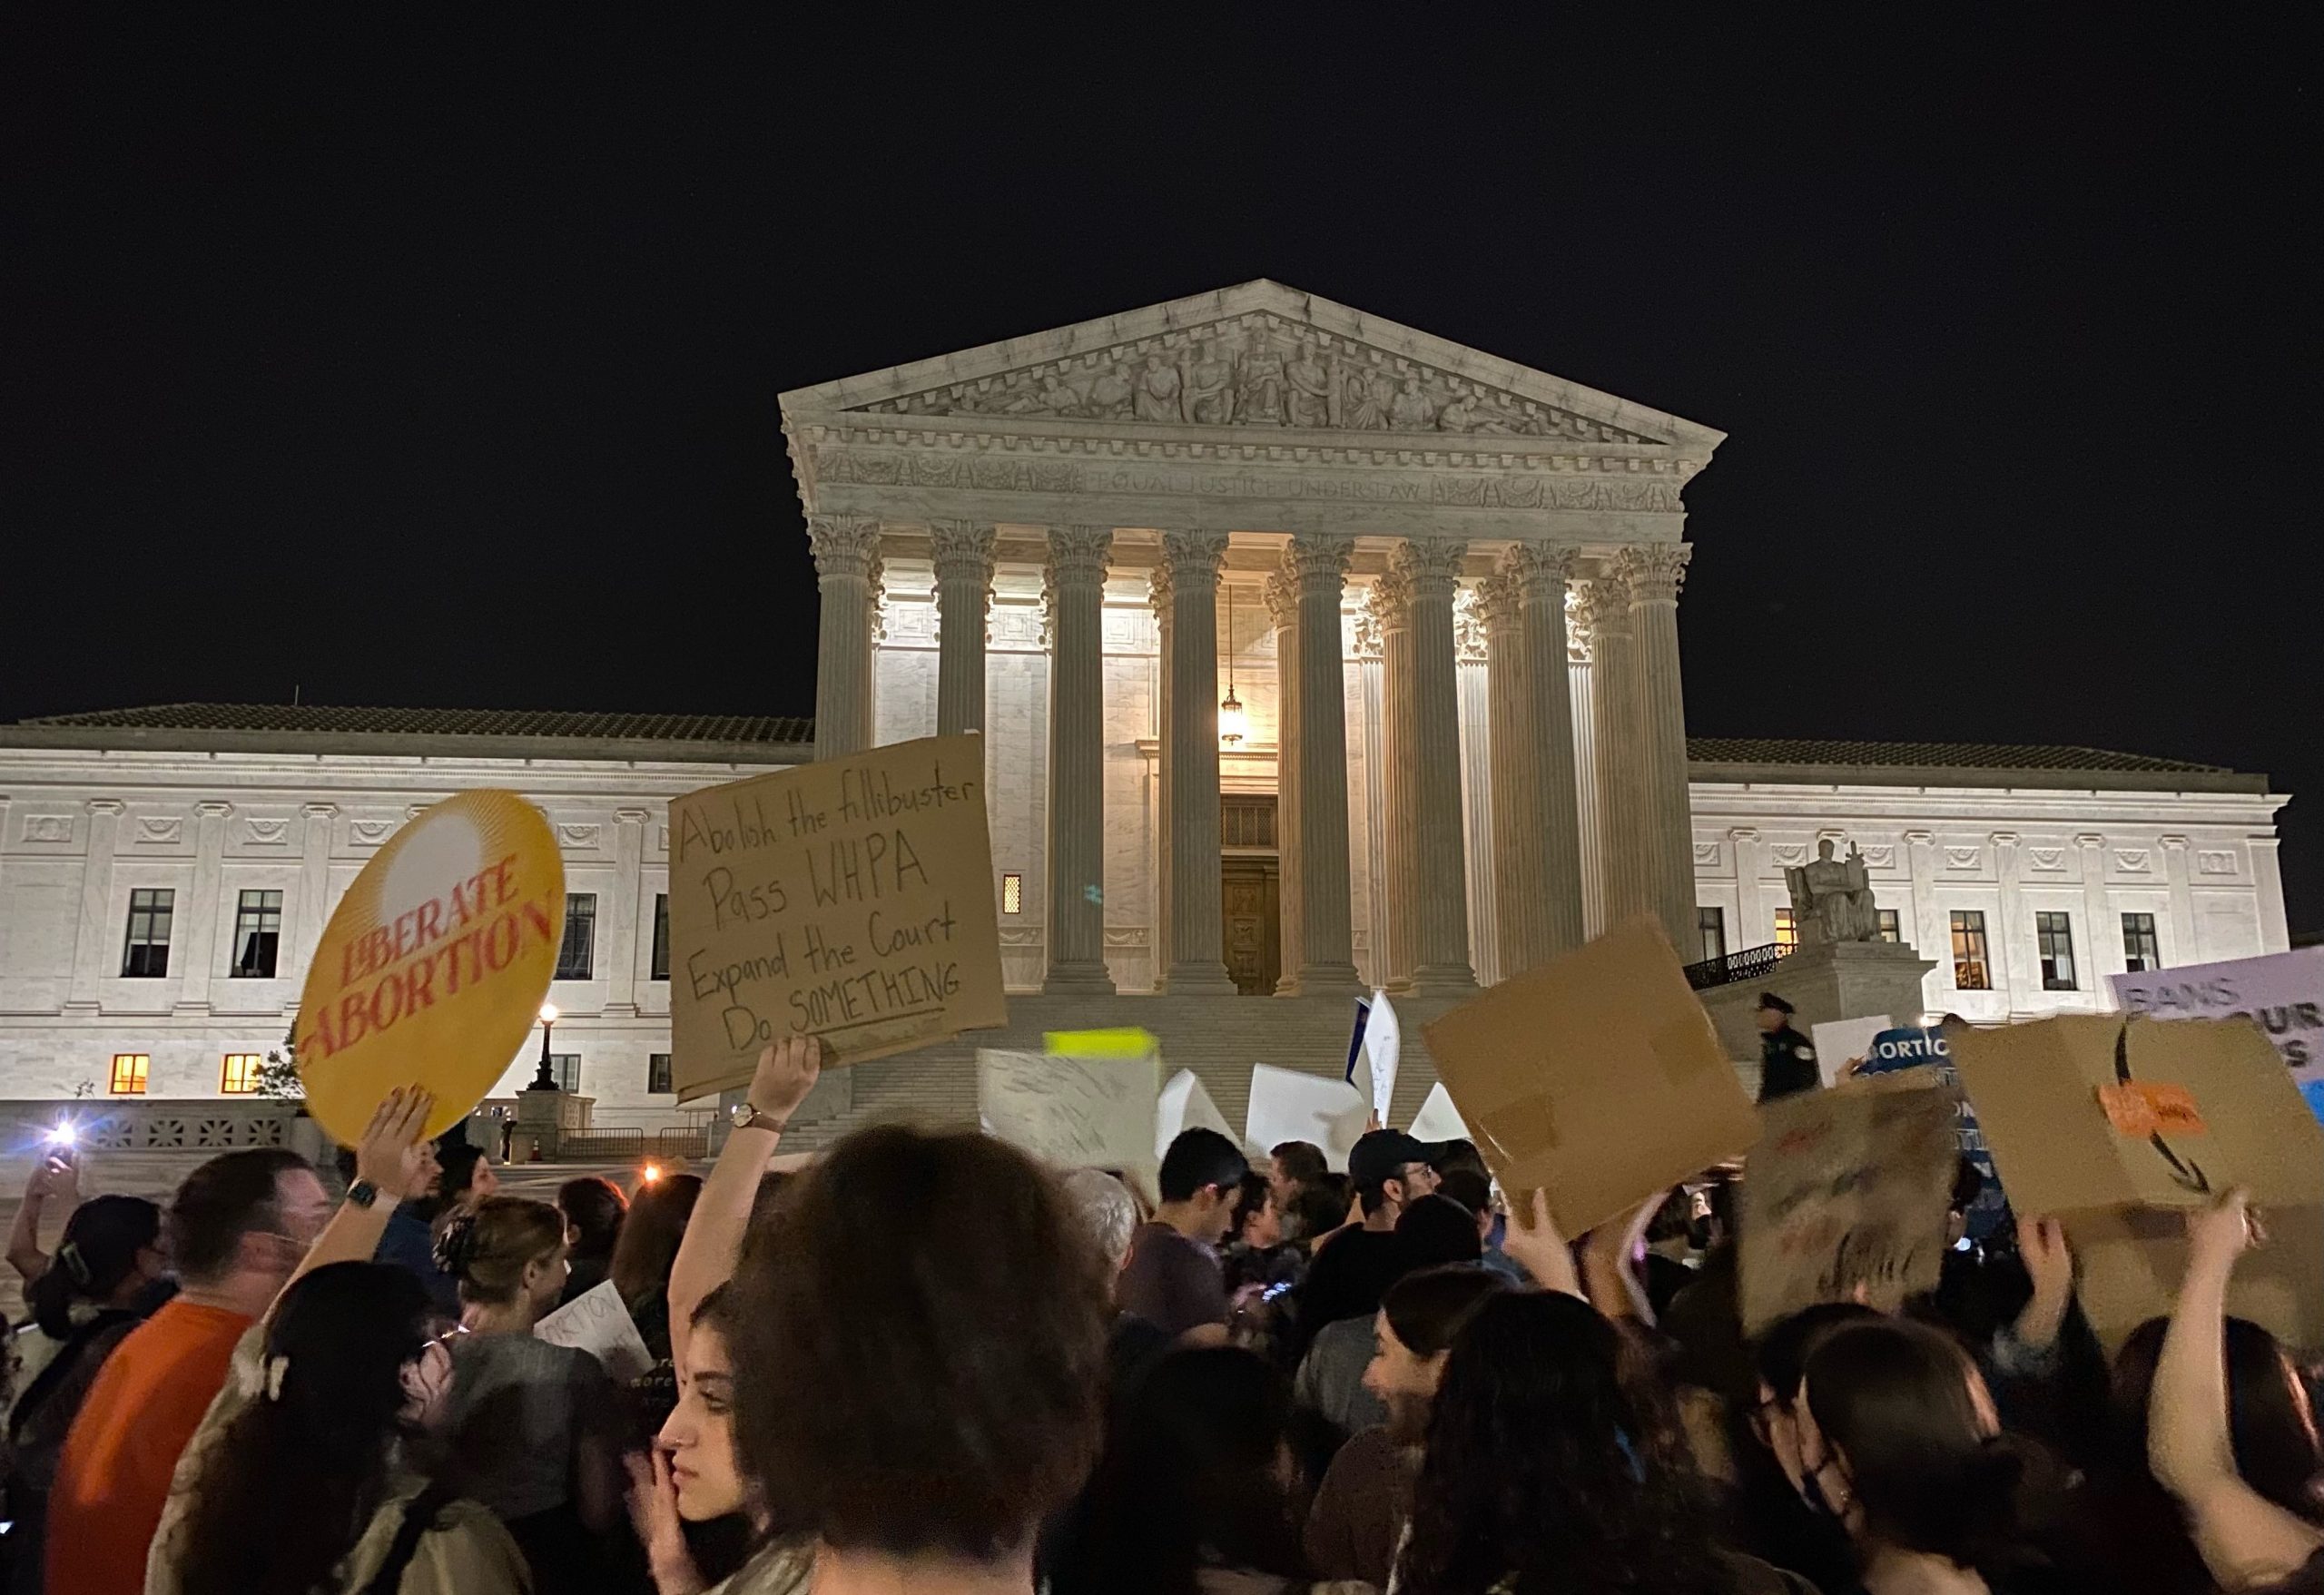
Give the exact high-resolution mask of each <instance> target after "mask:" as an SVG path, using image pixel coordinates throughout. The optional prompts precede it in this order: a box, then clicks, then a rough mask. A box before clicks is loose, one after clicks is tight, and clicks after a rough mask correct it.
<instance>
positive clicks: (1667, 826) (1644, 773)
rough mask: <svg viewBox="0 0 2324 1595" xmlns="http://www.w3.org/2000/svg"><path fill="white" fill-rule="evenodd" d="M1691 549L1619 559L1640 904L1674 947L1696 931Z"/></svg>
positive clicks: (1665, 547)
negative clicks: (1634, 709)
mask: <svg viewBox="0 0 2324 1595" xmlns="http://www.w3.org/2000/svg"><path fill="white" fill-rule="evenodd" d="M1691 553H1693V549H1691V548H1690V547H1689V546H1687V545H1686V544H1684V543H1658V544H1652V545H1649V546H1641V547H1630V548H1625V549H1623V550H1622V553H1621V559H1620V564H1621V567H1622V574H1623V575H1624V576H1626V577H1627V578H1628V580H1629V584H1630V633H1631V644H1630V647H1631V655H1630V659H1631V670H1632V672H1633V675H1634V679H1635V680H1636V683H1637V693H1636V698H1635V701H1636V703H1637V704H1638V716H1639V717H1638V737H1639V755H1640V757H1639V761H1638V770H1639V788H1638V795H1639V805H1638V807H1639V813H1640V819H1641V821H1642V822H1643V823H1644V826H1645V832H1644V834H1643V836H1642V837H1641V838H1640V841H1641V842H1642V844H1643V845H1642V846H1641V848H1640V857H1641V858H1643V859H1644V861H1645V864H1646V871H1645V887H1646V906H1647V907H1648V908H1649V909H1650V910H1651V911H1653V913H1654V914H1655V916H1656V917H1657V918H1658V919H1659V920H1660V921H1662V929H1663V930H1664V931H1665V932H1667V933H1668V934H1669V938H1670V945H1671V946H1673V947H1689V946H1692V945H1693V944H1694V936H1695V814H1694V805H1693V803H1692V802H1691V801H1690V800H1689V797H1688V793H1687V699H1686V692H1685V689H1684V686H1683V684H1681V682H1680V680H1679V584H1680V583H1681V582H1683V581H1684V580H1685V579H1686V575H1687V557H1688V556H1689V554H1691Z"/></svg>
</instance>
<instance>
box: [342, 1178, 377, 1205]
mask: <svg viewBox="0 0 2324 1595" xmlns="http://www.w3.org/2000/svg"><path fill="white" fill-rule="evenodd" d="M347 1199H348V1200H349V1201H350V1202H352V1203H353V1204H354V1205H355V1206H358V1207H370V1206H374V1205H375V1204H376V1203H378V1201H379V1186H375V1185H373V1184H372V1183H371V1182H370V1181H369V1180H368V1179H359V1180H357V1181H356V1182H355V1183H354V1184H353V1185H351V1186H348V1187H347Z"/></svg>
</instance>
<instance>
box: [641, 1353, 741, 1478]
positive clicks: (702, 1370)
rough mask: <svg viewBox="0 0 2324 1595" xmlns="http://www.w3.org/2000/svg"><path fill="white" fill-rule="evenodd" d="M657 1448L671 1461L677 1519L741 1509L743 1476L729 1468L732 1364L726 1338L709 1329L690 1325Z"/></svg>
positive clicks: (731, 1454)
mask: <svg viewBox="0 0 2324 1595" xmlns="http://www.w3.org/2000/svg"><path fill="white" fill-rule="evenodd" d="M660 1444H661V1446H662V1449H663V1450H664V1451H665V1452H668V1453H669V1456H670V1478H671V1481H672V1482H674V1483H675V1484H676V1486H677V1489H678V1515H679V1516H680V1517H682V1518H684V1519H685V1520H686V1521H688V1522H694V1523H698V1522H703V1521H707V1520H709V1519H711V1518H723V1517H725V1516H726V1515H728V1514H729V1513H731V1512H738V1511H742V1510H743V1507H744V1505H745V1492H744V1490H743V1474H742V1470H741V1469H740V1468H739V1467H737V1466H736V1465H735V1462H734V1363H733V1361H732V1360H731V1359H729V1357H728V1356H727V1354H726V1337H725V1336H724V1335H723V1334H719V1333H718V1331H717V1330H716V1329H714V1328H713V1327H711V1326H710V1325H709V1324H696V1325H694V1335H693V1337H692V1338H691V1339H690V1340H688V1341H687V1342H686V1364H685V1366H684V1367H683V1368H681V1369H679V1370H678V1404H677V1408H676V1410H675V1411H674V1412H672V1413H671V1414H670V1421H669V1422H668V1423H665V1424H663V1425H662V1433H661V1436H660Z"/></svg>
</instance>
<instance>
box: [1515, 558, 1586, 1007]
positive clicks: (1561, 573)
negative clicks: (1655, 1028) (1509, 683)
mask: <svg viewBox="0 0 2324 1595" xmlns="http://www.w3.org/2000/svg"><path fill="white" fill-rule="evenodd" d="M1575 552H1576V551H1575V550H1574V549H1571V548H1558V547H1541V546H1538V545H1533V544H1520V545H1519V546H1516V547H1514V548H1512V549H1511V550H1510V552H1509V556H1508V561H1507V569H1508V571H1509V575H1510V576H1511V579H1512V581H1513V582H1514V583H1515V584H1516V588H1517V602H1518V607H1519V611H1520V613H1521V616H1522V618H1523V623H1524V624H1523V626H1522V630H1521V635H1522V637H1523V645H1524V654H1525V665H1524V668H1525V682H1526V686H1525V692H1524V695H1523V702H1524V704H1525V712H1526V714H1527V715H1528V717H1529V718H1528V720H1527V722H1526V726H1525V733H1526V745H1527V748H1528V751H1529V752H1530V753H1531V765H1532V769H1531V779H1530V780H1529V782H1528V783H1527V786H1526V791H1527V793H1528V795H1529V796H1530V798H1531V801H1532V803H1533V811H1532V812H1533V824H1534V826H1535V827H1536V832H1535V834H1536V836H1537V837H1538V842H1537V843H1536V846H1537V849H1538V852H1539V854H1540V860H1541V893H1540V895H1539V896H1538V897H1537V898H1535V899H1534V900H1533V902H1532V903H1531V907H1530V908H1529V910H1528V914H1527V926H1528V932H1527V944H1528V946H1529V947H1530V948H1531V950H1532V954H1533V960H1534V961H1536V962H1539V961H1541V960H1545V959H1551V958H1555V957H1556V956H1557V955H1558V954H1559V953H1561V952H1570V951H1571V950H1573V949H1574V948H1577V947H1579V946H1581V940H1582V936H1583V930H1582V919H1581V782H1580V780H1579V779H1578V777H1577V775H1576V773H1575V769H1574V743H1573V682H1572V679H1571V675H1570V674H1569V671H1570V668H1571V660H1570V656H1569V654H1568V651H1567V648H1568V644H1567V637H1566V619H1565V609H1566V603H1565V598H1566V580H1567V578H1568V576H1571V574H1572V570H1573V560H1574V556H1575Z"/></svg>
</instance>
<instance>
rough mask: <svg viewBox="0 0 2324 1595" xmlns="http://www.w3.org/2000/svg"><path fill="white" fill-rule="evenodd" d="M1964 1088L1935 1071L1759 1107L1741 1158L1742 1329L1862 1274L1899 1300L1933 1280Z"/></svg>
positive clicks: (1829, 1294) (1844, 1288)
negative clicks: (1758, 1128) (1752, 1138)
mask: <svg viewBox="0 0 2324 1595" xmlns="http://www.w3.org/2000/svg"><path fill="white" fill-rule="evenodd" d="M1958 1096H1959V1092H1958V1091H1956V1090H1955V1089H1954V1088H1951V1087H1948V1086H1945V1085H1942V1084H1940V1083H1938V1082H1937V1081H1936V1080H1935V1078H1933V1077H1932V1078H1910V1079H1905V1080H1897V1081H1885V1080H1884V1081H1878V1082H1875V1081H1869V1080H1867V1081H1862V1082H1857V1083H1852V1084H1848V1085H1844V1086H1838V1087H1835V1088H1832V1089H1830V1090H1827V1091H1807V1092H1802V1093H1800V1094H1799V1095H1797V1096H1795V1097H1787V1098H1783V1099H1782V1100H1780V1101H1777V1102H1771V1103H1768V1104H1767V1105H1766V1106H1765V1107H1763V1108H1760V1110H1759V1116H1760V1119H1761V1122H1762V1125H1763V1129H1762V1132H1761V1134H1760V1137H1759V1144H1758V1146H1757V1147H1753V1148H1752V1150H1751V1156H1750V1157H1749V1159H1748V1161H1747V1162H1746V1163H1745V1164H1744V1166H1743V1190H1742V1207H1741V1210H1740V1220H1741V1226H1742V1242H1741V1245H1742V1251H1741V1255H1740V1258H1739V1261H1740V1264H1741V1267H1742V1289H1743V1329H1744V1333H1745V1334H1758V1333H1759V1332H1760V1331H1761V1330H1763V1329H1765V1328H1766V1327H1767V1326H1768V1324H1773V1323H1775V1322H1776V1321H1777V1319H1779V1318H1784V1317H1787V1316H1788V1315H1790V1314H1793V1313H1796V1312H1797V1311H1799V1309H1801V1308H1802V1307H1807V1306H1813V1305H1815V1304H1817V1302H1838V1301H1846V1300H1847V1299H1848V1298H1849V1297H1850V1295H1852V1294H1853V1293H1854V1292H1855V1290H1856V1287H1857V1286H1858V1285H1862V1286H1864V1287H1865V1288H1866V1293H1867V1295H1868V1296H1869V1299H1870V1300H1871V1302H1872V1305H1875V1306H1877V1307H1880V1308H1882V1309H1884V1310H1894V1309H1895V1308H1896V1306H1897V1305H1900V1304H1901V1303H1902V1302H1903V1301H1904V1299H1905V1297H1906V1296H1908V1295H1914V1294H1915V1293H1917V1292H1920V1291H1925V1290H1933V1289H1935V1286H1936V1282H1937V1274H1938V1271H1939V1269H1940V1268H1941V1266H1942V1265H1943V1264H1944V1261H1945V1245H1946V1236H1945V1217H1946V1208H1947V1206H1948V1204H1949V1202H1950V1200H1951V1197H1952V1194H1953V1175H1954V1169H1955V1164H1956V1162H1957V1160H1958V1157H1959V1153H1958V1151H1957V1150H1956V1148H1955V1130H1954V1126H1955V1120H1956V1118H1957V1117H1958V1113H1957V1109H1956V1108H1955V1100H1956V1098H1958Z"/></svg>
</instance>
